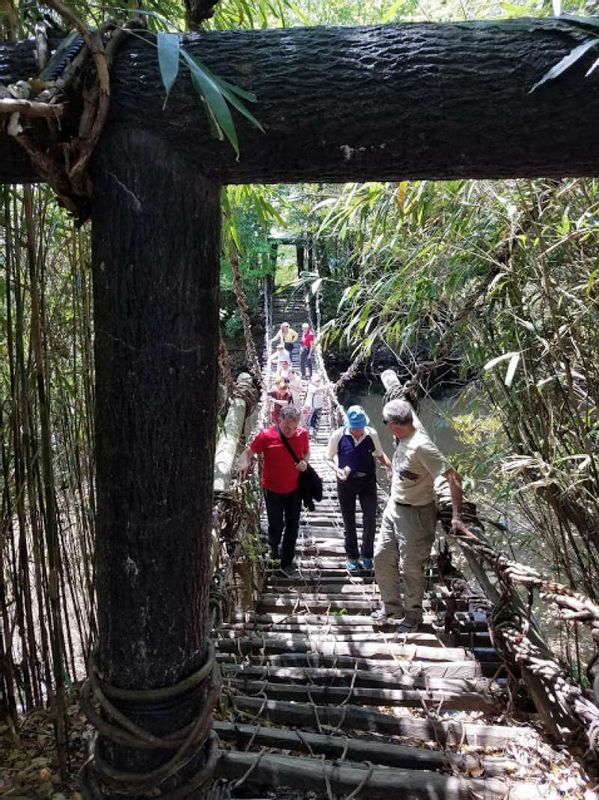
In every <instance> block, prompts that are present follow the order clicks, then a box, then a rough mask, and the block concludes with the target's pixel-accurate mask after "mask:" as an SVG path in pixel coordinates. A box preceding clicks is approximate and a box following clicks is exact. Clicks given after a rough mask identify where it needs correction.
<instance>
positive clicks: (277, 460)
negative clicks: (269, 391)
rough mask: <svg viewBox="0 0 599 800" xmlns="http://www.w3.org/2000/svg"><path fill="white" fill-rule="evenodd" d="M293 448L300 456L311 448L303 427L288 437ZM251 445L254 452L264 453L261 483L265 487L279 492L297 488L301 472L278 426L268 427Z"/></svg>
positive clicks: (283, 492) (291, 490) (284, 492)
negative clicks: (282, 439)
mask: <svg viewBox="0 0 599 800" xmlns="http://www.w3.org/2000/svg"><path fill="white" fill-rule="evenodd" d="M287 441H288V442H289V444H290V445H291V449H292V450H293V452H294V453H295V454H296V456H297V457H298V458H300V459H301V458H303V457H304V456H306V455H307V454H308V452H309V450H310V441H309V439H308V434H307V433H306V431H305V430H304V429H303V428H297V429H296V431H295V433H294V434H293V436H292V437H291V438H290V439H287ZM249 447H250V449H251V451H252V452H253V453H256V454H258V453H262V455H263V456H264V465H263V467H262V477H261V479H260V483H261V485H262V486H263V487H264V489H268V490H269V491H271V492H277V493H278V494H287V493H288V492H293V491H294V490H295V489H297V484H298V481H299V472H298V471H297V470H296V468H295V462H294V461H293V459H292V458H291V454H290V453H289V451H288V450H287V448H286V447H285V445H284V444H283V442H282V441H281V439H280V437H279V431H278V430H277V427H276V426H275V425H273V426H272V427H271V428H266V429H265V430H263V431H260V433H259V434H258V435H257V436H256V438H255V439H253V440H252V441H251V442H250V444H249Z"/></svg>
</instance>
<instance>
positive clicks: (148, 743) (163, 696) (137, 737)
mask: <svg viewBox="0 0 599 800" xmlns="http://www.w3.org/2000/svg"><path fill="white" fill-rule="evenodd" d="M221 682H222V681H221V676H220V670H219V668H218V665H217V662H216V657H215V652H214V646H213V645H212V643H210V644H209V646H208V653H207V658H206V661H205V663H204V664H203V666H202V667H201V668H200V669H199V670H197V671H196V672H194V673H193V674H192V675H189V676H188V677H187V678H184V679H183V680H182V681H179V682H178V683H176V684H173V685H172V686H167V687H163V688H159V689H121V688H118V687H116V686H111V685H109V684H108V683H107V682H106V681H105V680H103V679H102V677H101V675H100V673H99V671H98V668H97V665H96V662H95V654H93V653H92V655H91V656H90V660H89V664H88V678H87V680H86V682H85V684H84V685H83V688H82V690H81V700H80V703H81V708H82V709H83V711H84V712H85V714H86V716H87V718H88V719H89V720H90V722H91V723H92V724H93V725H94V727H95V728H96V730H97V731H98V733H99V734H101V735H102V736H103V737H104V738H105V739H107V740H108V741H110V742H113V743H115V744H117V745H120V746H122V747H126V748H129V749H131V750H138V751H140V750H141V751H143V750H161V751H174V754H173V755H172V756H171V757H170V758H169V759H168V760H167V761H166V762H165V763H164V764H162V765H161V766H160V767H158V768H156V769H153V770H151V771H150V772H144V773H134V772H126V771H122V770H118V769H115V768H113V767H111V766H109V765H108V764H107V763H106V762H105V761H104V760H103V759H102V757H101V755H100V753H99V752H98V737H97V735H96V738H95V740H94V745H93V760H92V759H90V760H89V761H88V762H87V763H86V765H85V766H84V768H83V770H82V778H83V779H84V782H86V783H87V785H88V786H90V787H91V788H92V790H95V791H97V792H99V794H98V796H99V797H103V796H104V795H103V794H102V788H101V787H102V785H105V786H110V787H111V788H113V789H115V790H117V791H118V792H119V793H120V794H121V795H122V796H123V797H127V796H129V797H139V796H143V795H144V794H145V795H147V796H148V797H150V796H155V795H156V789H157V788H161V789H162V792H161V795H160V796H161V797H162V798H164V800H183V798H186V797H190V796H192V793H195V792H197V791H198V790H199V789H200V788H202V787H205V786H206V785H207V784H208V783H209V782H210V781H211V779H212V776H213V774H214V769H215V767H216V762H217V759H218V738H217V736H216V735H215V734H214V733H213V732H212V731H211V727H212V709H213V706H214V705H215V703H216V701H217V699H218V697H219V694H220V688H221ZM198 692H201V698H200V699H199V702H200V703H201V711H200V713H199V715H198V717H197V719H196V720H194V721H193V722H191V723H189V724H187V725H185V726H184V727H183V728H181V729H180V730H178V731H174V732H172V733H170V734H168V735H167V736H156V735H154V734H153V733H150V732H149V731H147V730H145V729H144V728H142V727H140V726H139V725H138V724H137V723H135V722H133V721H132V720H130V719H129V718H128V717H127V716H126V715H125V714H124V713H123V712H122V711H121V710H119V708H117V706H116V705H115V702H114V701H130V702H131V701H135V702H137V703H140V704H141V703H147V704H148V705H150V704H151V703H152V702H160V701H162V702H164V701H173V700H178V699H182V698H184V697H185V696H187V695H190V694H192V693H193V694H194V695H195V694H197V693H198ZM96 707H98V708H99V710H97V708H96ZM202 750H203V751H204V760H203V764H202V765H201V766H200V767H199V768H198V769H197V770H196V771H195V772H194V774H193V775H191V776H187V778H186V780H185V783H184V784H183V785H181V786H179V787H177V788H175V789H171V788H169V787H168V786H167V785H166V784H167V782H168V781H169V779H171V778H173V777H175V776H176V775H177V774H179V773H180V772H181V770H182V769H184V768H185V767H186V766H187V765H188V764H189V762H190V761H191V760H192V759H193V758H194V757H197V756H198V755H199V754H200V753H201V751H202Z"/></svg>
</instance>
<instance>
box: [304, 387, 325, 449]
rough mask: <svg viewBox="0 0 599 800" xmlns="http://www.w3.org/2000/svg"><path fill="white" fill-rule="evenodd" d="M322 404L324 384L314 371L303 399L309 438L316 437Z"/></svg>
mask: <svg viewBox="0 0 599 800" xmlns="http://www.w3.org/2000/svg"><path fill="white" fill-rule="evenodd" d="M323 405H324V385H323V383H322V378H321V377H320V375H319V374H318V372H315V373H314V374H313V375H312V377H311V379H310V383H309V384H308V390H307V392H306V399H305V400H304V415H305V418H306V427H307V428H308V432H309V435H310V439H314V438H316V434H317V433H318V424H319V423H320V415H321V413H322V407H323Z"/></svg>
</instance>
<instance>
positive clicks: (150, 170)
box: [93, 130, 220, 796]
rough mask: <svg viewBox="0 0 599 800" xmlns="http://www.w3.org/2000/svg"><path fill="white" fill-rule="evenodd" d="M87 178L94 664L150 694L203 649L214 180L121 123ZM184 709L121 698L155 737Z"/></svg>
mask: <svg viewBox="0 0 599 800" xmlns="http://www.w3.org/2000/svg"><path fill="white" fill-rule="evenodd" d="M94 181H95V199H94V207H93V220H94V223H93V271H94V298H95V331H96V334H95V335H96V338H95V357H96V387H97V392H96V455H97V493H98V497H97V503H98V516H97V552H96V563H97V591H98V617H99V648H98V654H97V663H98V668H99V671H100V673H101V675H102V676H103V679H104V680H105V681H107V682H108V683H109V684H111V685H112V686H116V687H120V688H125V689H146V688H156V687H162V686H170V685H172V684H174V683H176V682H178V681H180V680H181V679H182V678H184V677H186V676H188V675H190V674H191V673H193V672H194V671H196V670H197V669H198V668H199V667H200V666H201V664H202V663H203V661H204V658H205V654H206V640H207V635H208V631H207V620H208V614H207V609H208V591H209V584H210V576H209V574H208V571H209V561H210V559H209V547H210V530H211V523H212V514H211V509H212V480H213V464H214V433H215V423H216V387H217V380H216V378H217V358H216V355H217V352H218V270H219V255H220V211H219V187H218V186H217V185H215V184H213V183H212V182H210V181H209V180H206V179H205V178H203V177H202V176H201V175H198V174H197V173H192V172H191V171H190V170H189V169H188V168H187V164H186V162H185V159H184V158H183V157H182V156H180V155H179V154H177V153H175V152H173V151H172V150H170V149H169V148H168V147H165V146H164V144H163V143H162V142H160V141H159V140H158V139H156V138H155V137H153V136H151V135H150V134H147V133H143V132H140V131H125V130H121V131H120V132H119V133H117V134H115V135H111V136H106V137H104V139H103V142H102V146H101V147H100V148H99V150H98V151H97V153H96V156H95V163H94ZM197 705H198V702H197V699H196V701H195V702H194V701H193V698H192V699H191V700H190V697H189V696H187V697H184V698H180V699H179V700H177V701H172V702H171V703H166V702H162V703H161V704H160V706H159V707H156V706H154V707H152V706H151V705H150V706H147V705H146V706H144V705H136V704H133V703H130V702H129V701H127V704H126V708H125V704H122V706H121V707H123V708H124V710H125V711H126V713H127V714H128V716H130V717H131V718H132V719H134V720H136V721H137V722H138V723H139V724H141V725H142V726H143V727H145V728H147V729H148V730H150V731H152V732H154V733H156V734H166V733H169V732H171V731H173V730H176V729H178V728H180V727H181V726H182V725H185V724H187V723H188V722H189V721H190V720H192V719H194V717H195V715H197V711H198V708H197ZM100 753H101V755H102V757H103V758H104V759H105V760H106V761H108V762H109V763H110V764H111V765H113V766H115V767H117V768H118V769H126V770H133V771H137V772H144V771H145V772H148V771H149V770H150V769H151V768H152V767H155V766H157V762H158V764H160V763H161V761H162V762H164V761H165V760H166V758H167V757H168V755H167V754H164V753H160V751H159V752H158V754H157V753H156V751H140V752H139V753H137V752H133V751H131V750H128V749H126V748H124V747H120V746H119V747H117V746H116V745H113V744H111V743H108V742H106V741H105V740H104V741H101V744H100ZM171 755H172V753H171ZM107 796H108V795H107Z"/></svg>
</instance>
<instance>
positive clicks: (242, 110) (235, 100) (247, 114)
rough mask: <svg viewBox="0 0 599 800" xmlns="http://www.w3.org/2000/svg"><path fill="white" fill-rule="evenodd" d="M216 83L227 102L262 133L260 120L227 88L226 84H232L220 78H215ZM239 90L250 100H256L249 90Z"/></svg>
mask: <svg viewBox="0 0 599 800" xmlns="http://www.w3.org/2000/svg"><path fill="white" fill-rule="evenodd" d="M216 85H217V86H218V87H219V88H220V90H221V92H222V94H223V96H224V97H225V98H226V100H228V101H229V103H230V104H231V105H232V106H233V107H234V108H236V109H237V110H238V111H239V113H240V114H243V116H244V117H245V118H246V119H247V120H249V121H250V122H251V123H252V125H254V127H256V128H258V130H260V131H262V133H264V128H263V127H262V125H261V124H260V122H258V120H257V119H256V117H255V116H254V115H253V114H252V113H251V111H249V110H248V109H247V108H246V107H245V106H244V104H243V103H242V102H241V100H239V98H238V97H236V96H235V94H234V93H233V90H231V89H228V88H227V86H232V85H233V84H227V82H226V81H223V80H221V79H220V78H216ZM235 88H236V89H239V87H238V86H237V87H235ZM240 91H241V92H243V94H244V95H247V96H248V97H249V98H250V99H251V98H253V100H252V102H255V101H256V95H254V94H251V92H244V90H243V89H241V90H240ZM238 93H239V92H238Z"/></svg>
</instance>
